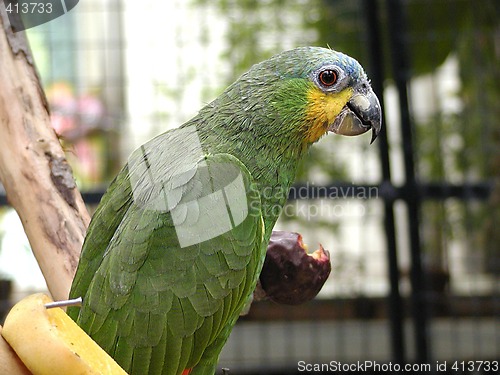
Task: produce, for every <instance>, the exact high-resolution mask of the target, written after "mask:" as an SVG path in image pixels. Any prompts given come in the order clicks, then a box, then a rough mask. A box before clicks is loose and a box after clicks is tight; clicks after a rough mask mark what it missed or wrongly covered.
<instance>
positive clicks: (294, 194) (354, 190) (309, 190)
mask: <svg viewBox="0 0 500 375" xmlns="http://www.w3.org/2000/svg"><path fill="white" fill-rule="evenodd" d="M417 188H418V191H419V194H420V197H421V198H422V199H438V200H443V199H449V198H457V199H460V200H461V201H467V200H488V199H489V198H490V195H491V193H492V191H493V180H492V181H489V182H480V183H464V184H462V185H453V184H448V183H420V184H419V185H418V186H417ZM406 189H407V187H406V186H394V185H392V184H391V183H390V181H384V182H382V183H381V184H380V185H370V184H348V183H338V184H332V185H311V184H308V185H306V184H296V185H294V186H293V187H292V188H291V190H290V194H289V195H288V199H289V200H296V199H320V198H338V199H341V198H343V199H346V198H357V199H373V198H379V199H383V200H392V201H394V200H397V199H404V197H405V196H406V195H407V194H408V193H407V192H406ZM104 191H105V189H101V190H92V191H82V192H81V194H82V197H83V200H84V202H85V203H87V204H98V203H99V202H100V201H101V198H102V196H103V194H104ZM8 205H9V202H8V199H7V196H6V195H5V192H4V191H1V190H0V207H2V206H8Z"/></svg>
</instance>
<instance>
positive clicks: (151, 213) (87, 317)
mask: <svg viewBox="0 0 500 375" xmlns="http://www.w3.org/2000/svg"><path fill="white" fill-rule="evenodd" d="M189 137H190V136H189V134H188V135H187V136H186V134H184V135H182V134H181V135H179V134H177V135H175V134H172V133H165V134H164V135H162V136H160V137H157V138H155V139H153V140H152V141H150V142H149V143H147V144H146V145H145V146H143V147H141V148H140V149H138V150H137V151H136V152H135V153H134V154H133V155H132V157H131V158H130V160H129V162H128V164H127V166H126V167H125V168H124V170H123V171H122V172H121V173H120V174H119V175H118V177H117V179H116V180H115V181H114V183H113V184H112V185H111V187H110V189H109V191H108V193H107V194H106V195H105V196H104V197H103V200H102V202H101V205H100V207H99V208H98V210H97V211H96V214H95V216H94V218H93V220H92V223H91V225H90V227H89V233H88V235H87V238H86V241H85V244H84V248H83V252H82V257H81V260H80V264H79V268H78V271H77V274H76V277H75V280H74V283H73V286H72V291H71V296H72V297H77V296H83V306H82V308H81V310H80V311H78V309H75V308H73V309H70V310H69V314H70V315H71V316H72V317H73V318H74V319H75V320H77V322H78V323H79V324H80V326H82V328H83V329H85V330H86V331H87V332H88V333H89V334H90V336H91V337H93V338H94V340H95V341H97V343H99V344H100V345H101V346H102V347H103V348H104V349H105V350H106V351H108V352H109V353H110V354H111V355H112V356H113V357H114V358H115V359H116V360H117V362H118V363H119V364H120V365H121V366H122V367H123V368H124V369H125V370H126V371H128V372H129V373H131V374H150V375H155V374H181V373H182V372H183V371H184V370H185V369H190V368H194V370H193V374H196V373H200V374H202V373H213V372H214V369H215V365H216V363H217V359H218V355H219V353H220V350H221V348H222V346H223V344H224V343H225V341H226V339H227V337H228V335H229V333H230V331H231V328H232V326H233V325H234V323H235V322H236V319H237V317H238V315H239V312H240V310H241V309H242V308H243V306H244V305H245V303H246V301H247V300H248V297H249V296H250V295H251V293H252V291H253V289H254V288H255V283H256V281H257V278H258V274H259V272H260V269H261V267H262V261H263V258H264V254H265V244H264V243H263V221H262V215H261V206H260V205H261V203H260V197H259V193H258V192H257V190H256V189H255V188H254V186H253V179H252V176H251V175H250V173H249V172H248V170H247V168H246V167H245V166H244V165H243V164H242V163H241V162H240V161H239V160H238V159H237V158H235V157H234V156H231V155H229V154H216V155H204V154H203V152H201V147H200V146H199V143H198V144H197V143H196V142H194V141H193V139H190V138H189ZM172 153H173V154H175V157H168V156H169V155H171V154H172ZM152 160H154V161H155V163H154V164H153V163H152V162H151V161H152Z"/></svg>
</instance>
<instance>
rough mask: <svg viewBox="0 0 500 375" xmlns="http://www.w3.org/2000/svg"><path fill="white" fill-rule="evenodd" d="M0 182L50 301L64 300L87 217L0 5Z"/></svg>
mask: <svg viewBox="0 0 500 375" xmlns="http://www.w3.org/2000/svg"><path fill="white" fill-rule="evenodd" d="M0 14H1V17H0V26H1V29H0V181H1V182H2V184H3V186H4V187H5V190H6V193H7V198H8V200H9V203H10V204H11V205H12V207H14V208H15V210H16V211H17V213H18V214H19V217H20V218H21V221H22V223H23V226H24V230H25V232H26V234H27V236H28V239H29V242H30V245H31V248H32V250H33V253H34V254H35V257H36V259H37V261H38V264H39V265H40V268H41V270H42V273H43V275H44V277H45V280H46V282H47V286H48V288H49V291H50V293H51V294H52V297H53V298H54V300H60V299H65V298H67V297H68V294H69V289H70V286H71V282H72V280H73V276H74V273H75V270H76V266H77V264H78V258H79V254H80V250H81V245H82V242H83V239H84V236H85V231H86V229H87V226H88V223H89V221H90V216H89V214H88V212H87V209H86V207H85V205H84V202H83V200H82V197H81V195H80V193H79V191H78V189H77V188H76V184H75V182H74V179H73V175H72V171H71V167H70V166H69V165H68V163H67V161H66V158H65V155H64V152H63V150H62V148H61V145H60V143H59V140H58V138H57V135H56V134H55V132H54V130H53V129H52V127H51V124H50V117H49V110H48V105H47V101H46V98H45V94H44V92H43V89H42V88H41V84H40V81H39V77H38V75H37V72H36V68H35V66H34V62H33V57H32V55H31V51H30V49H29V45H28V41H27V39H26V36H25V34H24V32H17V33H14V32H13V31H12V29H11V27H10V23H9V21H8V19H7V16H6V14H5V12H4V8H3V7H0Z"/></svg>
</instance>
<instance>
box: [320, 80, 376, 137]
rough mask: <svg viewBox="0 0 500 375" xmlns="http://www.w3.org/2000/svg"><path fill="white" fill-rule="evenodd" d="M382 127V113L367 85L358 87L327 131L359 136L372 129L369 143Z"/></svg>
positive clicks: (362, 84)
mask: <svg viewBox="0 0 500 375" xmlns="http://www.w3.org/2000/svg"><path fill="white" fill-rule="evenodd" d="M381 126H382V111H381V108H380V103H379V101H378V98H377V95H375V93H374V92H373V90H372V88H371V87H370V85H369V84H368V83H361V84H360V85H358V86H357V87H356V88H355V90H354V93H353V95H352V97H351V99H350V100H349V101H348V102H347V104H346V105H345V107H344V108H342V111H340V113H339V115H338V116H337V118H336V119H335V121H334V122H333V124H332V125H330V127H329V128H328V130H330V131H332V132H334V133H336V134H341V135H347V136H352V135H359V134H363V133H366V132H367V131H368V130H370V129H372V139H371V142H370V144H371V143H373V141H374V140H375V138H377V135H378V134H379V132H380V128H381Z"/></svg>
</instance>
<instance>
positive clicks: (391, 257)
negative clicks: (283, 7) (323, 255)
mask: <svg viewBox="0 0 500 375" xmlns="http://www.w3.org/2000/svg"><path fill="white" fill-rule="evenodd" d="M378 3H379V2H378V1H373V0H364V1H363V8H364V13H365V22H366V38H367V45H368V48H369V53H368V55H369V56H370V61H369V66H370V72H369V76H370V78H371V83H372V87H373V89H374V90H375V93H376V94H377V96H378V98H379V100H380V104H381V106H382V108H385V105H384V86H383V82H384V80H385V78H384V68H383V67H384V59H383V56H384V54H383V51H382V40H381V31H380V20H379V17H380V14H379V4H378ZM382 123H383V124H384V125H383V126H382V131H381V132H380V134H379V136H378V143H377V144H378V150H379V157H380V166H381V170H382V181H384V182H383V185H384V186H390V187H391V190H393V189H392V187H393V185H392V182H391V180H392V179H391V164H390V157H389V141H388V138H387V127H386V126H385V123H386V121H385V116H384V111H382ZM384 231H385V237H386V246H387V264H388V278H389V286H390V289H389V296H388V301H387V303H388V315H389V326H390V330H391V350H392V357H393V358H392V360H393V361H394V362H395V363H398V364H403V363H405V362H406V344H405V337H404V326H403V323H404V308H403V301H402V298H401V293H400V290H399V281H400V280H399V279H400V272H399V265H398V255H397V254H398V252H397V245H396V226H395V220H394V199H393V197H386V198H385V199H384Z"/></svg>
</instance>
